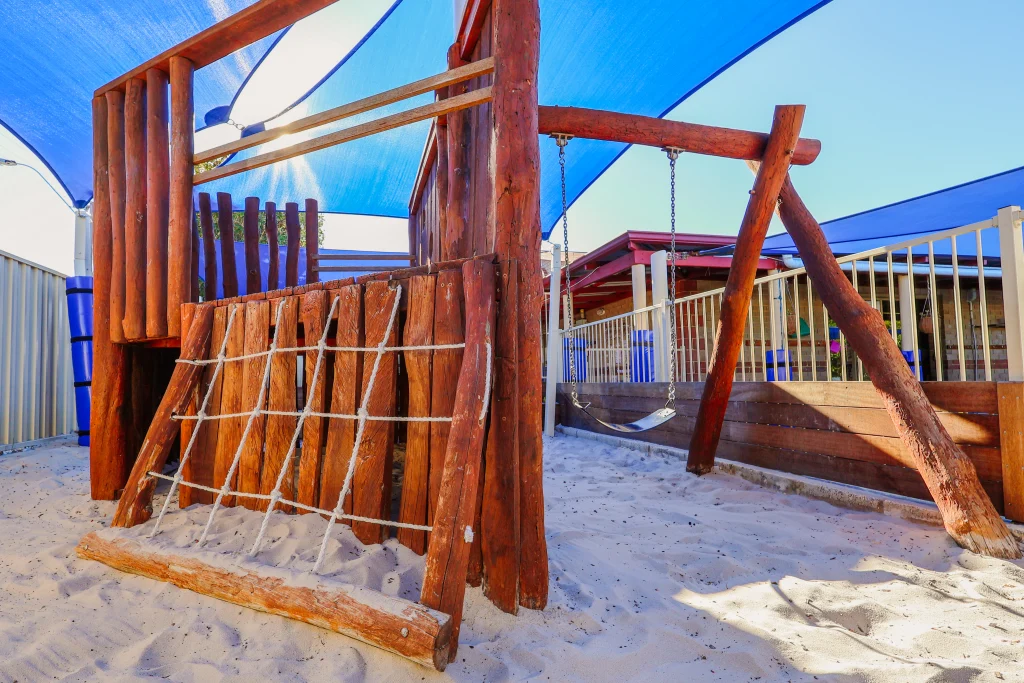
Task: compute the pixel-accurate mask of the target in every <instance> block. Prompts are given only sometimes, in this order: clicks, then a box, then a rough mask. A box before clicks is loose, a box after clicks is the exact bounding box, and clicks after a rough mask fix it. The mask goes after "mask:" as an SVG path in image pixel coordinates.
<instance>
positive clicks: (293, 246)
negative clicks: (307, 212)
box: [284, 202, 299, 287]
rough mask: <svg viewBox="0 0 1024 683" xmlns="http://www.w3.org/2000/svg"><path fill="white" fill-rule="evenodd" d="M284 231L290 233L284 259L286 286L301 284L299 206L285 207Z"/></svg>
mask: <svg viewBox="0 0 1024 683" xmlns="http://www.w3.org/2000/svg"><path fill="white" fill-rule="evenodd" d="M284 229H285V231H286V232H287V233H288V250H287V252H286V253H285V257H284V286H285V287H295V286H296V285H298V284H299V205H298V204H296V203H295V202H288V203H287V204H285V205H284Z"/></svg>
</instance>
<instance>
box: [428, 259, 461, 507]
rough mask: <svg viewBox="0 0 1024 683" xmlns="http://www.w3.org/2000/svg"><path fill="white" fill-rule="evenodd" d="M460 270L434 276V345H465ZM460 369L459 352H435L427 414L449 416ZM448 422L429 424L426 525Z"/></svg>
mask: <svg viewBox="0 0 1024 683" xmlns="http://www.w3.org/2000/svg"><path fill="white" fill-rule="evenodd" d="M462 292H463V283H462V270H460V269H452V270H444V271H441V272H440V273H438V274H437V283H436V287H435V291H434V343H435V344H438V345H445V344H462V343H463V342H465V340H466V337H465V334H466V328H465V312H464V310H463V293H462ZM460 368H462V349H438V350H436V351H435V352H434V359H433V367H432V368H431V378H430V392H431V395H430V414H431V415H432V416H433V417H450V416H451V414H452V410H453V409H454V406H455V392H456V390H457V389H458V385H459V370H460ZM450 432H451V423H449V422H431V423H430V465H429V466H428V468H427V469H428V489H429V495H428V498H427V523H428V524H433V523H434V515H435V513H436V510H437V497H438V495H439V494H440V491H441V475H442V473H443V471H444V457H445V453H446V452H447V450H448V435H449V433H450Z"/></svg>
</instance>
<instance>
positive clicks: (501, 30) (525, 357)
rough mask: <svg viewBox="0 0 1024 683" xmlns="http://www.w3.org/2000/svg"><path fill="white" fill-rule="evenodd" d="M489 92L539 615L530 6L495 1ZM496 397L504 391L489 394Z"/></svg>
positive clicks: (534, 49) (540, 483)
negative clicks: (515, 274)
mask: <svg viewBox="0 0 1024 683" xmlns="http://www.w3.org/2000/svg"><path fill="white" fill-rule="evenodd" d="M492 23H493V40H494V43H493V50H494V61H495V67H494V85H493V87H492V96H493V101H492V121H493V125H494V131H493V135H492V144H491V149H492V153H493V154H494V161H493V167H494V183H495V187H494V198H495V199H494V201H495V205H494V230H495V241H494V245H495V251H497V252H498V257H499V258H500V259H502V260H506V259H516V260H517V261H518V262H519V269H520V282H519V328H518V335H519V358H518V376H517V378H516V381H517V383H518V392H519V468H520V469H519V472H520V494H521V500H520V510H519V513H520V541H521V544H522V546H521V553H520V575H519V604H521V605H522V606H524V607H528V608H532V609H543V608H544V606H545V605H546V604H547V596H548V558H547V541H546V539H545V537H544V463H543V453H542V442H541V438H542V430H543V415H542V408H541V406H542V403H543V401H542V398H543V396H542V387H541V374H542V373H541V349H540V344H541V338H540V311H541V308H542V304H543V294H544V292H543V282H542V276H541V270H540V233H541V229H540V148H539V143H538V139H537V135H536V133H537V130H538V125H539V124H538V112H537V71H538V67H539V61H540V7H539V3H538V1H537V0H494V3H493V5H492ZM495 390H496V392H497V393H499V394H501V393H502V392H503V391H504V389H503V388H501V387H495Z"/></svg>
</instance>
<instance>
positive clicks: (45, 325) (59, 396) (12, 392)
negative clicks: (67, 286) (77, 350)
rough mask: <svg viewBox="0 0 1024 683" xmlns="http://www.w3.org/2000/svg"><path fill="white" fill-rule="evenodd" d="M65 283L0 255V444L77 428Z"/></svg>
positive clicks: (50, 273) (57, 276)
mask: <svg viewBox="0 0 1024 683" xmlns="http://www.w3.org/2000/svg"><path fill="white" fill-rule="evenodd" d="M64 280H65V278H64V276H63V275H61V274H60V273H56V272H54V271H51V270H48V269H46V268H43V267H42V266H38V265H36V264H34V263H30V262H28V261H25V260H23V259H20V258H18V257H17V256H13V255H11V254H8V253H6V252H3V251H0V446H2V445H6V444H11V443H20V442H22V441H32V440H34V439H41V438H45V437H48V436H58V435H61V434H69V433H71V432H72V431H74V429H75V393H74V392H75V390H74V379H73V376H72V369H71V339H70V336H69V332H68V311H67V295H66V294H65V292H64Z"/></svg>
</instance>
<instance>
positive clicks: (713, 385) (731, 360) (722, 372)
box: [672, 105, 804, 474]
mask: <svg viewBox="0 0 1024 683" xmlns="http://www.w3.org/2000/svg"><path fill="white" fill-rule="evenodd" d="M803 120H804V106H803V105H786V106H779V107H776V108H775V118H774V120H773V121H772V132H771V134H770V136H769V137H768V144H767V146H766V147H765V152H764V158H763V160H762V163H761V166H760V168H759V169H758V171H757V176H756V177H755V179H754V189H753V190H751V191H750V200H749V201H748V202H747V210H746V213H744V214H743V223H741V224H740V233H739V236H738V237H737V238H736V252H735V253H734V254H733V257H732V266H731V267H730V268H729V279H728V280H727V281H726V284H725V292H724V293H723V294H722V308H721V314H720V316H719V320H718V329H717V330H716V332H715V349H714V351H713V352H712V354H711V363H710V367H709V368H708V377H707V380H706V381H705V382H704V394H703V395H702V396H701V401H700V408H699V409H698V411H697V425H696V427H695V428H694V430H693V437H692V438H691V439H690V453H689V455H688V457H687V460H686V469H687V470H689V471H690V472H695V473H697V474H706V473H707V472H710V471H711V468H712V467H714V464H715V451H716V450H717V449H718V440H719V438H720V437H721V435H722V424H723V422H724V421H725V410H726V408H727V407H728V405H729V393H730V392H731V391H732V380H733V375H734V374H735V371H736V360H737V359H738V358H739V353H740V344H742V343H743V330H744V327H745V325H746V321H747V309H748V308H750V296H751V293H752V292H753V291H754V278H755V277H756V276H757V262H758V260H759V259H760V257H761V247H762V246H763V245H764V238H765V235H766V234H768V226H769V225H770V224H771V220H772V211H773V210H774V209H775V207H776V205H777V203H778V197H779V191H780V190H781V188H782V184H783V182H784V181H785V179H786V177H787V174H788V173H789V165H790V163H791V162H792V159H793V150H794V149H795V148H796V143H797V140H799V138H800V126H801V124H802V123H803ZM672 298H673V299H674V298H675V293H673V294H672Z"/></svg>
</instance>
